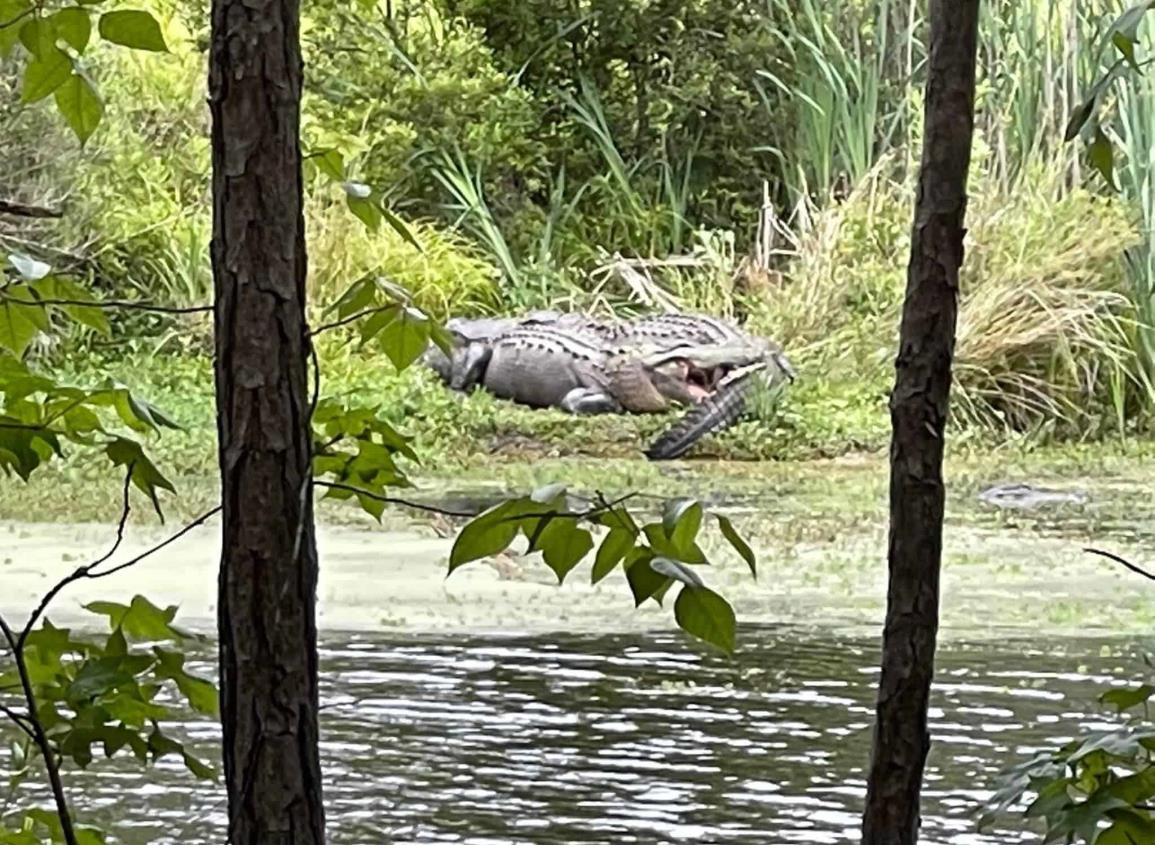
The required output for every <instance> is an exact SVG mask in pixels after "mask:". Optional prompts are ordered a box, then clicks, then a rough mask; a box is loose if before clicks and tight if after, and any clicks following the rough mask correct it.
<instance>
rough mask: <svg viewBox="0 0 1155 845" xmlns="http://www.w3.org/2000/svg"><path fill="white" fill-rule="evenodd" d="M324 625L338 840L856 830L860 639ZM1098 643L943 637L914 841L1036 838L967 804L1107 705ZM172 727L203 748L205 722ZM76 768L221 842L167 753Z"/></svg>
mask: <svg viewBox="0 0 1155 845" xmlns="http://www.w3.org/2000/svg"><path fill="white" fill-rule="evenodd" d="M324 645H325V648H324V652H323V670H324V672H325V678H326V684H325V687H324V690H323V697H324V701H325V711H324V725H323V735H324V757H325V767H326V773H327V783H326V789H327V795H326V804H327V807H328V818H329V827H330V831H331V841H333V842H335V843H376V842H456V843H478V844H479V845H480V844H481V843H513V842H529V843H586V842H599V843H629V842H637V843H651V842H654V843H656V842H719V843H791V842H805V843H815V844H816V845H820V844H821V843H849V842H856V841H857V837H858V835H859V814H860V812H861V801H862V797H863V794H864V771H865V763H866V759H867V754H868V751H869V742H870V722H871V716H872V707H873V692H872V685H873V683H874V681H875V678H876V674H877V670H876V669H875V664H876V662H877V654H876V646H875V644H874V642H872V641H868V640H836V639H831V638H827V637H824V636H816V635H814V634H811V633H801V632H799V631H795V630H787V629H782V628H774V629H753V630H745V631H744V632H743V650H742V652H741V654H740V655H739V657H738V658H737V659H736V660H735V661H733V662H729V661H726V660H724V659H722V658H719V657H714V656H710V655H702V654H698V653H696V652H694V651H692V650H691V648H690V647H688V646H687V644H686V641H685V640H684V639H682V638H681V637H680V636H678V635H673V634H671V635H653V636H604V637H594V636H585V637H581V636H567V635H559V636H556V637H532V638H529V637H504V638H503V637H493V636H489V637H479V636H471V637H459V638H451V637H439V638H434V637H421V638H412V637H410V638H405V637H393V638H368V637H363V636H350V637H334V636H330V637H329V639H328V641H327V642H325V644H324ZM1118 645H1119V644H1116V646H1118ZM1102 646H1103V641H1100V640H1078V641H1061V642H1057V643H1054V644H1052V645H1049V646H1047V647H1045V648H1043V647H1039V646H1036V645H1030V644H1026V643H1015V642H998V643H989V642H984V643H981V644H977V643H976V644H973V645H952V646H948V647H946V648H945V649H944V650H943V651H941V653H940V660H939V665H938V675H937V678H938V685H937V691H936V695H935V698H934V701H933V710H932V713H931V719H932V731H933V734H934V739H935V744H934V750H933V751H932V754H931V759H930V766H929V769H928V775H927V782H926V787H927V788H926V795H925V802H924V823H923V831H924V833H923V837H922V841H923V842H924V843H927V845H931V844H932V843H943V844H945V843H967V845H976V844H977V843H992V844H993V843H1000V845H1002V843H1009V842H1021V841H1036V840H1037V838H1038V837H1037V835H1036V836H1035V837H1029V836H1028V835H1027V834H1026V833H1023V832H1011V831H1007V830H1003V831H996V832H994V833H988V834H985V835H980V834H979V833H977V831H976V828H975V821H974V817H973V815H972V813H973V810H974V807H975V805H976V802H977V801H978V800H979V799H981V798H983V797H985V796H986V794H987V791H986V788H987V786H988V784H989V780H990V777H991V775H993V774H994V773H995V772H996V771H997V770H998V769H999V768H1000V767H1001V766H1002V765H1003V764H1004V763H1006V762H1008V761H1017V760H1019V759H1021V758H1022V757H1023V756H1024V755H1026V754H1028V753H1030V752H1031V751H1032V750H1033V749H1034V748H1036V747H1039V746H1050V745H1052V744H1054V743H1056V742H1059V741H1062V740H1064V739H1066V738H1069V737H1071V736H1073V735H1075V734H1077V733H1078V731H1079V730H1080V729H1081V728H1082V727H1090V726H1102V723H1103V722H1104V721H1106V720H1108V719H1109V718H1111V717H1109V716H1107V715H1105V714H1104V713H1102V712H1101V711H1100V710H1099V709H1098V708H1097V706H1096V705H1095V704H1094V694H1095V692H1096V685H1097V684H1099V683H1101V682H1104V681H1106V680H1107V679H1109V678H1110V677H1112V676H1124V675H1127V674H1129V673H1130V672H1132V671H1133V670H1134V669H1135V666H1136V664H1135V662H1134V661H1133V660H1132V659H1130V658H1129V657H1118V656H1114V657H1103V656H1101V649H1102ZM1117 651H1118V649H1117V647H1116V654H1117ZM199 669H200V671H207V667H205V666H201V667H199ZM184 730H185V731H186V736H188V737H189V738H191V739H192V740H193V742H194V744H200V743H204V746H205V750H207V752H208V753H209V754H212V753H213V751H212V743H214V742H215V741H216V732H215V730H213V728H212V726H211V725H209V726H206V725H204V724H203V723H195V722H191V723H189V724H188V725H186V726H185V727H184ZM73 784H74V789H75V790H76V792H77V793H78V800H79V803H80V804H81V806H82V814H83V815H84V816H85V817H86V818H87V819H91V820H93V821H99V822H100V823H102V824H104V825H106V826H108V827H111V828H114V829H115V830H116V831H117V833H118V835H119V837H120V838H121V840H122V841H124V842H127V843H137V842H163V843H178V842H179V843H210V842H211V843H220V842H223V841H224V838H225V837H224V835H223V826H224V805H223V803H222V793H221V791H220V790H219V788H217V789H214V788H211V787H205V786H203V785H199V784H196V783H195V782H193V781H192V780H191V778H189V777H188V776H185V775H183V774H181V772H180V770H179V769H178V768H177V767H176V765H175V764H172V763H169V762H168V761H162V763H161V764H160V766H159V768H158V771H157V772H156V773H155V774H154V775H149V776H146V777H141V776H140V775H139V774H138V773H136V772H135V771H134V770H133V769H132V768H131V767H129V766H127V765H126V766H115V767H113V768H111V769H110V768H109V764H108V763H107V762H106V763H103V764H100V763H98V764H96V766H94V771H93V773H91V774H88V775H83V776H81V777H79V778H74V779H73Z"/></svg>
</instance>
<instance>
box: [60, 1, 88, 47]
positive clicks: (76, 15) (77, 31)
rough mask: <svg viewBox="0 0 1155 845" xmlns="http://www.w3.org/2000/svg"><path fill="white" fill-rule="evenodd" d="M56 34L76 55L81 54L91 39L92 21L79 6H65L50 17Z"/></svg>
mask: <svg viewBox="0 0 1155 845" xmlns="http://www.w3.org/2000/svg"><path fill="white" fill-rule="evenodd" d="M52 24H53V26H55V27H56V34H57V35H59V36H60V37H61V38H62V39H64V41H65V42H67V43H68V45H69V46H70V47H72V49H73V50H75V51H76V52H77V53H83V52H84V51H85V49H87V47H88V41H89V39H90V38H91V37H92V19H91V18H90V17H89V16H88V12H87V11H86V10H85V9H83V8H82V7H80V6H66V7H65V8H63V9H61V10H60V11H59V12H57V13H56V14H54V15H53V16H52Z"/></svg>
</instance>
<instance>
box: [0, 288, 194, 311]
mask: <svg viewBox="0 0 1155 845" xmlns="http://www.w3.org/2000/svg"><path fill="white" fill-rule="evenodd" d="M0 299H4V300H5V301H7V302H14V303H16V304H17V305H33V306H41V307H46V306H49V305H55V306H60V307H68V306H79V307H83V308H108V309H123V310H125V311H148V312H150V313H156V314H203V313H208V312H209V311H212V310H213V306H211V305H187V306H182V305H154V304H153V303H151V302H136V301H134V300H131V299H102V300H90V299H24V298H22V297H19V296H12V295H11V294H7V293H5V292H4V291H3V290H0Z"/></svg>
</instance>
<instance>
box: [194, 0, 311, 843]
mask: <svg viewBox="0 0 1155 845" xmlns="http://www.w3.org/2000/svg"><path fill="white" fill-rule="evenodd" d="M299 19H300V9H299V5H298V0H213V6H212V48H211V53H210V71H209V84H210V102H211V108H212V118H213V127H212V160H213V242H212V260H213V278H214V283H215V287H216V303H215V306H216V388H217V427H218V432H219V436H220V446H219V448H220V469H221V484H222V499H221V501H222V507H223V527H222V543H223V546H222V552H221V569H220V597H219V609H218V623H219V631H220V664H221V722H222V727H223V733H224V771H225V779H226V781H227V787H228V797H229V834H230V835H229V841H230V842H231V843H234V845H251V843H278V845H289V844H290V843H308V845H315V844H316V843H322V842H324V826H325V823H324V811H323V808H322V803H321V774H320V765H319V760H318V747H317V745H318V728H317V641H316V640H317V637H316V620H315V602H316V586H317V551H316V543H315V539H314V533H313V502H312V491H311V489H310V486H309V483H308V482H309V478H310V464H311V459H312V456H311V441H310V427H309V396H308V377H307V376H308V359H309V341H308V335H307V327H306V323H305V235H304V220H303V212H302V184H301V149H300V131H299V130H300V101H301V77H302V67H301V53H300V40H299V31H298V29H299Z"/></svg>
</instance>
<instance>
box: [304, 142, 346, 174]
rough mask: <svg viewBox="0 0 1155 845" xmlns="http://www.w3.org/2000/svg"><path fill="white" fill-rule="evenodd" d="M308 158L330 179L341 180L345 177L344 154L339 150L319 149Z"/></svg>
mask: <svg viewBox="0 0 1155 845" xmlns="http://www.w3.org/2000/svg"><path fill="white" fill-rule="evenodd" d="M309 158H310V160H312V162H313V163H314V164H316V165H317V169H318V170H320V171H321V172H322V173H324V174H325V175H326V176H328V177H329V178H330V179H332V180H333V181H334V182H341V181H342V180H344V178H345V156H343V155H341V152H340V150H336V149H327V150H321V151H319V152H317V153H314V154H313V155H311V156H310V157H309Z"/></svg>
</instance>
